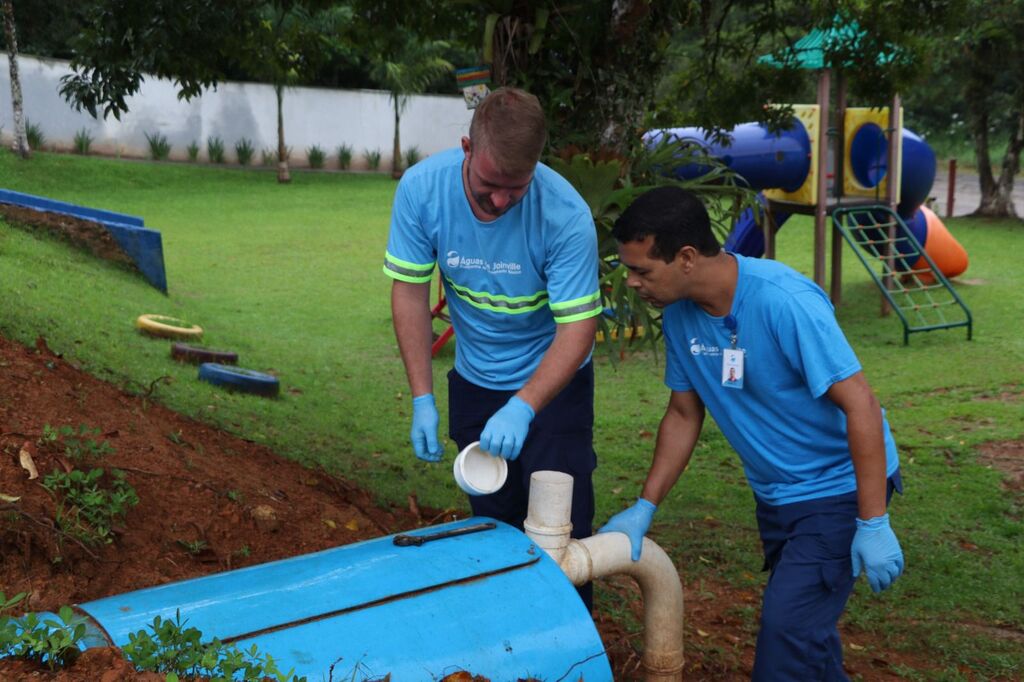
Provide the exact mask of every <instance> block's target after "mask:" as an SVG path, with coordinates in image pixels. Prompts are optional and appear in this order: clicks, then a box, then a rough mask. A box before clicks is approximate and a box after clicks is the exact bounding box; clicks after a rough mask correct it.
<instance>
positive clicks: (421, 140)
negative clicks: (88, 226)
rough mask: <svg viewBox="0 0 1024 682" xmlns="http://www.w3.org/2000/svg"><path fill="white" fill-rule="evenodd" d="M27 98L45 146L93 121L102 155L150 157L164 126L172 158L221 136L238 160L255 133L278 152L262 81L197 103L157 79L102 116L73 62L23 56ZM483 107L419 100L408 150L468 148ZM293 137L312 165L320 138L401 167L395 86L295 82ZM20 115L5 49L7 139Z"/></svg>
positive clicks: (411, 115)
mask: <svg viewBox="0 0 1024 682" xmlns="http://www.w3.org/2000/svg"><path fill="white" fill-rule="evenodd" d="M18 67H19V73H20V76H21V87H22V97H23V99H24V108H25V114H26V116H27V117H28V120H29V121H31V122H32V123H34V124H37V125H38V126H39V127H40V128H41V130H42V131H43V134H44V135H45V138H46V141H45V145H44V146H45V147H47V148H52V149H57V150H68V149H70V148H71V147H72V144H73V142H74V136H75V133H76V132H78V131H79V130H81V129H83V128H85V129H86V130H87V131H89V133H90V134H91V135H92V137H93V144H92V152H93V153H99V154H110V155H120V156H130V157H138V158H148V157H149V144H148V143H147V141H146V134H147V133H148V134H150V135H152V134H154V133H160V134H163V135H164V136H166V137H167V140H168V142H170V144H171V158H172V159H187V158H188V155H187V152H186V147H187V146H188V145H189V144H190V143H192V142H196V143H197V144H198V145H199V147H200V150H201V151H200V155H199V158H200V159H205V158H206V141H207V139H208V138H209V137H212V136H217V137H220V138H221V140H223V142H224V148H225V156H226V158H227V162H228V163H234V162H235V151H234V147H235V143H236V142H237V141H239V140H241V139H242V138H248V139H249V140H250V141H251V142H252V144H253V146H254V147H255V149H256V153H255V154H254V157H253V161H252V162H253V163H255V164H258V163H260V151H261V150H263V149H274V150H276V149H277V109H276V104H275V99H274V89H273V87H271V86H269V85H263V84H258V83H236V82H229V83H222V84H221V85H219V86H218V87H217V88H216V89H215V90H208V91H206V92H205V93H203V95H202V96H200V97H197V98H194V99H193V100H192V101H191V102H185V101H184V100H179V99H178V97H177V92H176V89H175V88H174V84H173V83H172V82H171V81H168V80H158V79H156V78H151V77H147V78H146V80H145V82H144V83H143V84H142V88H141V89H140V91H139V93H138V94H136V95H134V96H132V97H130V98H128V100H127V102H128V113H126V114H123V115H122V116H121V120H120V121H118V120H117V119H115V118H114V117H113V116H110V117H108V118H107V119H105V120H104V119H102V118H100V119H94V118H92V116H90V115H89V114H88V112H85V111H82V112H78V111H75V110H74V109H73V108H72V107H71V105H70V104H68V103H67V102H65V101H64V98H63V97H61V95H60V92H59V90H60V78H61V76H63V75H65V74H68V73H70V72H71V71H70V69H69V68H68V63H67V62H65V61H60V60H53V59H39V58H35V57H30V56H27V55H20V56H19V57H18ZM472 114H473V112H472V111H471V110H469V109H467V108H466V104H465V101H464V100H463V98H462V97H461V96H458V95H455V96H448V95H418V96H415V97H412V98H410V100H409V103H408V106H407V107H406V109H405V111H404V112H403V114H402V122H401V142H402V150H403V153H404V151H405V150H407V149H409V148H410V147H413V146H415V147H417V148H419V151H420V155H421V156H427V155H429V154H433V153H435V152H438V151H441V150H443V149H447V148H449V147H454V146H456V145H458V143H459V138H460V137H461V136H462V135H464V134H466V131H468V129H469V121H470V119H471V118H472ZM284 124H285V143H286V144H287V145H288V146H289V147H291V149H292V156H291V159H292V162H293V164H295V165H300V166H301V165H305V163H306V150H307V149H308V148H309V147H310V146H312V145H318V146H319V147H320V148H321V149H323V150H324V151H325V152H327V155H328V158H327V164H326V167H327V168H337V157H336V154H337V149H338V147H339V146H340V145H341V144H347V145H349V146H350V147H351V148H352V150H353V154H352V157H353V158H352V168H355V169H360V168H366V164H365V161H364V159H363V152H364V151H365V150H374V149H377V150H380V152H381V158H382V160H381V165H380V168H381V170H385V169H389V168H390V167H391V166H390V164H391V150H392V147H393V135H394V114H393V112H392V109H391V101H390V99H389V96H388V93H386V92H381V91H377V90H333V89H327V88H305V87H296V88H286V89H285V94H284ZM13 129H14V116H13V112H12V109H11V85H10V69H9V67H8V63H7V56H6V55H0V136H2V138H3V142H4V144H8V143H9V142H10V140H11V137H12V133H13Z"/></svg>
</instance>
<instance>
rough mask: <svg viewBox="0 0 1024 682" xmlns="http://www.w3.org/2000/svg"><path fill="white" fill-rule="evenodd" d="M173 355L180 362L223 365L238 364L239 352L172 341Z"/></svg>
mask: <svg viewBox="0 0 1024 682" xmlns="http://www.w3.org/2000/svg"><path fill="white" fill-rule="evenodd" d="M171 357H172V358H174V359H175V360H177V361H178V362H190V363H192V364H193V365H198V364H201V363H203V362H217V363H220V364H222V365H236V364H238V353H232V352H231V351H226V350H213V349H212V348H201V347H199V346H190V345H188V344H187V343H172V344H171Z"/></svg>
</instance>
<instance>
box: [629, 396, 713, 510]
mask: <svg viewBox="0 0 1024 682" xmlns="http://www.w3.org/2000/svg"><path fill="white" fill-rule="evenodd" d="M702 425H703V418H702V417H698V416H697V415H695V414H690V415H687V414H684V413H681V412H678V411H675V410H673V409H671V407H670V409H669V410H668V411H667V412H666V413H665V416H664V417H662V420H661V424H660V425H659V426H658V440H657V442H656V443H655V446H654V460H653V462H652V463H651V469H650V471H649V472H648V473H647V479H646V481H645V482H644V487H643V491H642V492H641V493H640V496H641V497H643V498H644V499H645V500H648V501H649V502H653V503H654V504H661V501H662V500H664V499H665V496H666V495H668V493H669V491H670V490H671V489H672V487H673V486H674V485H675V484H676V481H678V480H679V476H680V475H681V474H682V473H683V470H684V469H686V465H687V464H688V463H689V462H690V457H691V456H692V455H693V448H694V447H695V446H696V445H697V438H698V437H699V436H700V431H701V427H702Z"/></svg>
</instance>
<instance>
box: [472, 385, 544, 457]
mask: <svg viewBox="0 0 1024 682" xmlns="http://www.w3.org/2000/svg"><path fill="white" fill-rule="evenodd" d="M533 417H534V413H533V408H532V407H530V405H529V404H528V403H526V402H525V401H523V400H521V399H519V398H517V397H516V396H512V397H511V398H509V400H508V402H507V403H505V405H504V406H503V407H502V408H501V409H500V410H498V411H497V412H495V413H494V414H493V415H492V416H491V418H490V419H488V420H487V424H486V425H485V426H484V430H483V433H481V434H480V447H481V448H483V449H484V450H486V451H487V452H489V453H491V454H492V455H498V456H500V457H503V458H505V459H507V460H513V459H515V458H516V457H518V456H519V453H520V452H522V450H523V443H524V442H525V441H526V434H527V433H528V432H529V431H530V422H532V421H533Z"/></svg>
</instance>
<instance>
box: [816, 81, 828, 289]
mask: <svg viewBox="0 0 1024 682" xmlns="http://www.w3.org/2000/svg"><path fill="white" fill-rule="evenodd" d="M829 76H830V74H829V70H828V69H822V70H821V73H820V74H819V75H818V107H819V111H820V112H821V126H820V127H819V130H818V153H819V154H821V155H824V157H825V161H824V162H823V163H822V164H821V166H822V170H823V171H825V172H821V173H818V199H817V203H816V204H815V207H814V283H815V284H817V285H818V286H819V287H821V288H822V289H824V288H825V221H826V220H828V211H827V204H828V197H827V196H826V194H827V193H828V173H827V170H828V125H829V110H828V103H829V95H830V94H831V93H830V92H829V90H830V87H831V86H830V83H831V80H830V78H829Z"/></svg>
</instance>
